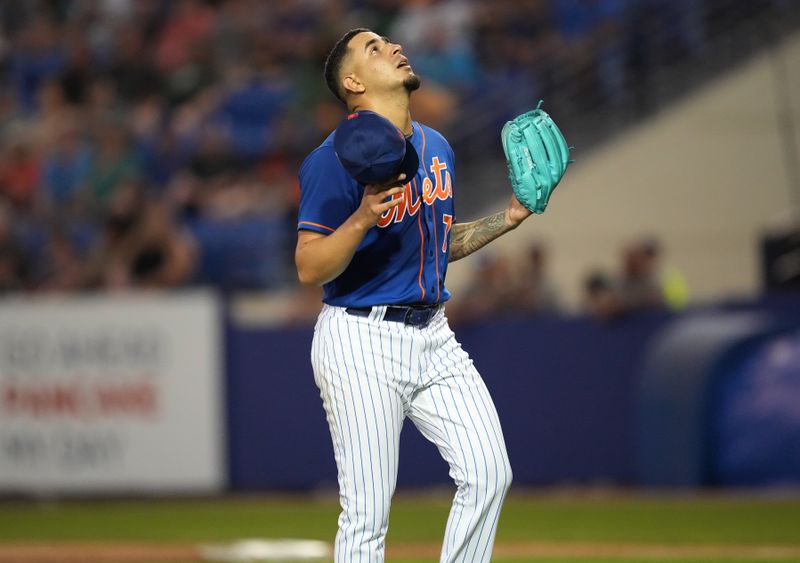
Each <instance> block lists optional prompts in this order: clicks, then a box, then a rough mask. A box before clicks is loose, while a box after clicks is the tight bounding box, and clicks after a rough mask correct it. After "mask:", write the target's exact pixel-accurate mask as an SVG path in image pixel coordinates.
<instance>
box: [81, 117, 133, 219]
mask: <svg viewBox="0 0 800 563" xmlns="http://www.w3.org/2000/svg"><path fill="white" fill-rule="evenodd" d="M95 135H96V140H95V142H96V144H97V152H96V153H95V154H94V156H93V158H92V162H91V165H90V166H89V170H88V172H87V175H86V197H87V199H88V201H89V206H90V208H91V209H92V210H93V211H94V212H95V213H100V212H101V211H102V209H104V208H105V207H106V206H107V205H108V202H109V200H110V199H111V197H112V195H113V194H114V192H115V191H116V189H117V188H118V187H119V185H120V184H122V183H123V182H125V181H129V180H132V179H133V178H136V176H137V173H138V171H139V163H138V160H137V158H136V154H135V152H134V151H133V147H132V146H131V142H130V137H129V134H128V132H127V131H126V130H125V129H124V128H123V127H122V126H121V125H120V124H117V123H112V122H109V121H106V122H103V123H101V124H100V125H99V126H98V128H97V129H96V131H95Z"/></svg>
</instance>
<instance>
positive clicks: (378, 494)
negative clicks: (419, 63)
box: [295, 29, 531, 563]
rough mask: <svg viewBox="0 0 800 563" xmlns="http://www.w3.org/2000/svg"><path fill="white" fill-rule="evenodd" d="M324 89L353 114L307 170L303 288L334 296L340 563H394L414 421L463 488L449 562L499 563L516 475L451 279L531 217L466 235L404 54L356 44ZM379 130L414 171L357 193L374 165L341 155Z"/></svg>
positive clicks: (445, 153) (326, 323)
mask: <svg viewBox="0 0 800 563" xmlns="http://www.w3.org/2000/svg"><path fill="white" fill-rule="evenodd" d="M325 77H326V81H327V84H328V87H329V88H330V89H331V91H332V92H333V93H334V94H335V95H336V97H337V98H339V99H340V100H341V101H342V102H344V103H345V104H346V106H347V108H348V110H349V111H350V112H352V113H351V115H350V116H349V119H348V120H346V121H345V124H347V125H346V127H340V129H342V131H340V132H339V133H337V132H334V133H333V134H331V136H330V137H328V139H326V140H325V141H324V142H323V143H322V144H321V145H320V146H319V147H318V148H316V149H315V150H314V151H313V152H312V153H311V154H310V155H309V156H308V157H307V158H306V159H305V161H304V162H303V164H302V166H301V168H300V172H299V179H300V188H301V200H300V212H299V223H298V241H297V248H296V254H295V260H296V265H297V271H298V275H299V278H300V280H301V282H303V283H305V284H313V285H322V286H323V287H324V298H323V301H324V306H323V308H322V311H321V312H320V315H319V319H318V321H317V324H316V328H315V333H314V339H313V343H312V350H311V361H312V365H313V368H314V377H315V381H316V384H317V386H318V387H319V389H320V395H321V397H322V401H323V406H324V409H325V412H326V415H327V420H328V424H329V426H330V432H331V436H332V439H333V448H334V453H335V458H336V464H337V467H338V479H339V488H340V502H341V506H342V511H341V514H340V516H339V530H338V533H337V535H336V544H335V560H336V561H348V562H351V561H358V562H363V563H368V562H369V563H373V562H376V561H383V558H384V541H385V537H386V531H387V528H388V524H389V519H388V518H389V505H390V501H391V498H392V494H393V493H394V490H395V483H396V478H397V462H398V446H399V439H400V430H401V428H402V426H403V422H404V421H405V420H406V419H410V420H411V421H412V422H413V423H414V425H415V426H416V427H417V428H418V429H419V430H420V432H422V434H423V435H424V436H425V437H426V438H427V439H429V440H430V441H431V442H433V443H434V444H435V445H436V446H437V448H438V449H439V452H440V453H441V455H442V457H443V458H444V459H445V460H446V461H447V463H448V464H449V466H450V475H451V476H452V478H453V479H454V480H455V483H456V485H457V492H456V494H455V498H454V500H453V506H452V509H451V511H450V515H449V518H448V521H447V527H446V530H445V536H444V543H443V547H442V552H441V561H448V562H449V561H489V560H490V558H491V554H492V546H493V544H494V538H495V531H496V529H497V520H498V516H499V514H500V509H501V506H502V504H503V500H504V498H505V495H506V492H507V490H508V487H509V485H510V484H511V468H510V466H509V462H508V456H507V454H506V448H505V444H504V440H503V433H502V430H501V428H500V423H499V420H498V417H497V413H496V411H495V407H494V405H493V403H492V399H491V397H490V396H489V393H488V391H487V389H486V386H485V385H484V382H483V380H482V379H481V377H480V376H479V375H478V372H477V371H476V369H475V367H474V365H473V363H472V360H471V359H470V357H469V355H468V354H467V353H466V352H465V351H464V350H463V349H462V348H461V346H460V344H459V343H458V342H457V341H456V339H455V336H454V334H453V332H452V331H451V330H450V328H449V326H448V322H447V318H446V316H445V311H444V303H445V302H446V301H447V300H448V298H449V297H450V293H449V292H448V290H447V288H446V287H445V276H446V274H447V265H448V263H449V262H452V261H454V260H459V259H461V258H463V257H465V256H467V255H469V254H471V253H473V252H475V251H476V250H478V249H479V248H481V247H482V246H484V245H486V244H487V243H489V242H490V241H492V240H494V239H495V238H497V237H499V236H500V235H502V234H504V233H506V232H508V231H510V230H512V229H514V228H515V227H517V226H518V225H519V224H520V223H521V222H522V221H523V220H525V219H526V218H527V217H528V216H529V215H530V214H531V211H529V210H528V209H527V208H525V207H523V206H522V205H521V204H520V203H519V201H518V199H517V198H516V197H512V198H511V201H510V203H509V205H508V207H507V208H506V209H505V210H503V211H500V212H499V213H495V214H494V215H491V216H488V217H485V218H483V219H479V220H477V221H473V222H470V223H458V222H456V215H455V211H454V206H453V190H454V189H455V186H456V170H455V162H454V156H453V151H452V149H451V147H450V145H449V144H448V142H447V140H446V139H445V138H444V137H443V136H442V135H441V134H440V133H438V132H437V131H434V130H433V129H431V128H430V127H427V126H425V125H423V124H421V123H418V122H416V121H413V120H412V118H411V115H410V113H409V98H410V95H411V93H412V92H413V91H414V90H416V89H417V88H419V86H420V79H419V77H417V75H415V74H414V70H413V69H412V67H411V65H410V63H409V61H408V59H407V58H406V57H405V56H404V55H403V49H402V47H401V46H400V45H397V44H395V43H392V42H391V41H390V40H389V39H387V38H386V37H381V36H380V35H377V34H375V33H373V32H372V31H370V30H367V29H354V30H351V31H349V32H348V33H346V34H345V35H344V36H343V37H342V38H341V39H340V40H339V41H338V42H337V43H336V44H335V45H334V47H333V49H332V50H331V51H330V53H329V55H328V58H327V61H326V65H325ZM374 114H377V116H375V115H374ZM359 120H363V121H359ZM382 120H387V121H388V122H390V123H391V124H393V126H394V127H395V128H396V129H399V131H400V132H402V136H404V137H405V142H406V144H407V147H408V153H409V154H408V156H412V153H413V159H411V162H412V163H413V164H412V167H411V168H408V166H407V165H408V161H409V159H406V160H404V162H403V165H404V166H405V168H402V166H401V169H403V170H405V172H403V173H400V174H397V175H395V176H393V177H392V178H390V179H389V180H388V181H386V180H385V179H384V181H382V182H375V183H369V181H368V180H366V181H363V182H359V181H358V180H357V179H355V178H354V177H353V175H354V174H355V175H356V176H357V175H358V170H359V168H358V165H359V164H368V163H359V162H357V161H358V158H359V157H358V155H356V156H355V157H353V159H351V160H348V159H347V158H344V156H343V154H339V153H340V152H347V151H348V150H350V149H353V147H354V146H356V149H358V146H357V145H358V143H359V142H361V141H362V140H363V138H362V137H363V134H362V133H363V132H360V133H358V134H357V135H356V134H351V133H352V131H353V130H354V129H355V128H356V127H357V126H358V124H359V123H363V124H364V125H363V129H364V130H367V133H368V134H371V133H372V132H374V131H377V129H374V128H380V124H381V121H382ZM352 121H354V122H355V125H352V126H351V125H350V124H348V122H352ZM347 128H350V129H347ZM347 131H350V133H348V132H347ZM337 135H340V139H339V140H340V141H342V142H341V143H339V144H340V145H341V147H340V151H337V143H336V140H337ZM356 152H357V150H356ZM350 156H351V155H348V158H350ZM354 160H355V162H354ZM414 164H415V165H416V167H414V166H413V165H414ZM362 168H364V166H362ZM364 178H369V176H368V175H366V176H364Z"/></svg>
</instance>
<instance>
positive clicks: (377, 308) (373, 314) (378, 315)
mask: <svg viewBox="0 0 800 563" xmlns="http://www.w3.org/2000/svg"><path fill="white" fill-rule="evenodd" d="M385 314H386V305H373V306H372V311H370V312H369V320H371V321H382V320H383V316H384V315H385Z"/></svg>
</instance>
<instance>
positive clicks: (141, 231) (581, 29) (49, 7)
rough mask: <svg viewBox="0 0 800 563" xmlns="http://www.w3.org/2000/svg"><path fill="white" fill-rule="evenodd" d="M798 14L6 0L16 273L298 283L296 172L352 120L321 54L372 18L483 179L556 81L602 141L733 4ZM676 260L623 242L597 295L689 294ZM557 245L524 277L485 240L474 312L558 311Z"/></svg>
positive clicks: (0, 80) (515, 5) (435, 0)
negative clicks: (505, 139)
mask: <svg viewBox="0 0 800 563" xmlns="http://www.w3.org/2000/svg"><path fill="white" fill-rule="evenodd" d="M744 4H747V6H746V7H745V6H744ZM731 6H736V7H737V8H739V9H738V10H735V11H732V10H730V9H729V8H730V7H731ZM787 9H788V8H787V4H786V3H780V2H756V3H746V2H736V1H735V0H727V1H726V2H721V1H720V0H713V1H712V0H704V1H703V2H693V1H688V0H682V1H680V2H667V1H663V0H558V1H556V0H549V1H548V0H496V1H494V2H476V1H469V0H406V1H404V2H401V1H399V0H337V1H331V2H326V1H321V0H279V1H274V2H260V1H258V0H164V1H157V0H136V1H134V0H105V1H103V0H101V1H96V2H89V1H82V0H61V1H58V2H43V1H42V2H27V1H22V0H7V1H5V2H3V3H2V4H0V22H2V27H1V28H0V85H1V86H2V88H0V288H2V290H3V291H9V290H25V291H31V292H36V291H80V290H85V289H93V288H98V287H115V288H116V287H145V288H150V287H163V288H169V287H176V286H186V285H198V284H199V285H212V286H214V287H217V288H219V289H221V290H225V291H229V290H243V289H255V290H281V289H286V288H287V287H295V286H296V281H295V274H294V270H293V267H292V251H293V246H294V238H295V235H294V229H295V219H294V218H295V213H296V205H297V199H298V194H297V182H296V170H297V168H298V165H299V163H300V161H301V160H302V158H303V157H304V156H305V155H306V154H307V153H308V152H309V151H310V150H311V149H312V148H313V147H314V146H316V145H317V144H318V143H320V142H321V141H322V140H323V139H324V138H325V137H326V136H327V135H328V134H329V133H330V131H331V130H332V129H333V128H334V127H335V126H336V124H337V123H338V121H339V119H341V117H342V116H343V108H342V107H341V106H340V105H339V104H338V103H337V102H336V101H334V100H333V99H332V97H331V96H330V95H329V93H328V92H327V91H326V90H325V87H324V84H323V81H322V79H321V69H322V64H323V61H324V58H325V56H326V54H327V50H328V49H329V47H330V45H331V44H332V41H333V40H335V39H336V38H338V37H339V36H340V35H341V34H342V33H343V32H344V31H345V30H347V29H349V28H351V27H354V26H356V25H358V26H370V27H372V28H373V29H375V30H376V31H378V32H380V33H386V34H389V35H390V36H391V38H392V39H393V40H395V41H399V42H400V43H402V44H403V45H404V48H405V51H406V53H407V54H408V56H409V57H410V58H411V60H412V61H413V63H414V67H415V70H416V71H417V72H418V73H419V74H420V75H422V76H423V78H424V80H425V87H424V88H423V89H422V90H420V91H419V92H418V93H417V94H415V96H414V99H413V104H414V106H413V111H414V115H415V118H417V119H419V120H420V121H424V122H427V123H428V124H430V125H432V126H434V127H436V128H439V129H441V130H443V132H444V133H445V134H446V135H447V136H448V139H449V140H450V141H451V143H452V144H453V145H454V147H455V149H456V154H457V155H458V156H459V159H460V160H459V162H460V164H459V165H460V168H461V169H460V171H459V172H460V176H461V177H462V178H466V177H471V176H474V177H476V178H477V177H479V175H480V172H481V170H482V168H483V167H484V164H485V162H486V161H487V160H490V159H496V158H497V156H498V154H499V151H500V148H499V143H497V142H496V141H497V139H496V137H497V135H496V131H497V130H499V127H500V126H501V125H502V123H503V122H504V121H505V120H506V119H508V118H509V117H512V116H513V115H515V114H516V113H519V112H520V111H523V110H526V109H530V108H531V107H532V105H534V103H535V100H536V99H538V98H539V97H542V96H546V97H547V98H548V102H549V104H550V107H551V108H553V111H557V112H558V113H559V123H562V124H563V125H564V127H565V128H567V129H569V128H570V125H571V124H575V123H581V124H582V125H583V126H582V127H581V128H580V129H579V132H578V133H577V134H576V135H575V136H570V138H571V139H575V142H576V143H578V144H580V146H581V149H582V150H586V149H587V148H588V147H591V146H592V145H593V144H594V143H596V142H598V141H599V140H601V136H602V134H601V133H600V132H608V131H609V130H610V128H609V127H608V123H609V121H608V120H612V121H613V122H614V123H617V124H619V120H620V119H625V120H628V121H626V122H625V123H634V122H635V120H636V119H638V118H640V117H642V116H644V115H647V113H648V112H650V111H652V109H653V108H655V107H656V106H657V104H658V103H659V102H660V100H661V98H659V97H658V95H657V94H658V92H656V94H654V93H653V89H652V88H650V86H651V82H650V81H651V79H652V77H653V76H654V74H655V73H656V72H657V71H659V70H663V69H664V68H666V67H667V66H669V65H674V64H676V63H677V62H684V63H685V62H687V61H692V60H694V59H697V58H699V57H700V56H701V55H702V54H703V53H704V50H705V49H706V47H707V45H708V41H709V38H710V37H711V36H712V35H713V34H714V32H715V30H716V29H717V27H718V24H719V21H720V20H721V19H726V20H727V21H728V23H730V21H732V20H733V19H735V18H736V17H740V18H744V17H745V16H746V17H754V16H756V15H759V14H775V13H779V11H780V10H787ZM666 94H667V95H669V94H670V92H666ZM663 97H664V96H662V98H663ZM632 101H636V102H637V103H635V104H633V103H631V102H632ZM603 120H606V121H603ZM576 130H577V128H576ZM605 134H608V133H605ZM576 137H577V138H576ZM483 192H486V193H483ZM491 196H492V192H489V191H484V190H472V191H471V192H470V193H464V194H460V195H459V198H460V199H459V207H460V212H461V213H462V215H465V214H466V215H468V214H473V213H478V212H479V211H480V210H482V209H483V207H484V206H485V205H487V203H488V202H489V198H490V197H491ZM659 260H660V248H659V245H658V244H650V245H649V246H648V245H645V246H641V245H639V246H636V245H634V246H633V247H630V248H626V249H625V250H624V257H623V263H624V266H623V273H622V274H621V276H620V277H619V280H618V281H610V280H609V279H607V278H605V277H603V276H592V277H591V278H590V279H589V280H588V281H587V283H586V291H587V297H588V298H589V301H591V302H596V304H595V305H591V306H590V308H591V309H593V310H594V309H597V310H606V311H613V310H616V307H617V305H613V306H612V305H608V304H606V305H597V303H598V302H603V303H605V302H606V301H607V297H608V295H610V293H613V292H617V293H618V295H619V298H620V299H622V301H623V307H624V309H626V310H630V309H635V308H639V307H663V306H670V307H679V306H682V305H683V304H685V302H686V300H687V298H688V294H687V291H686V287H685V283H684V282H683V280H682V278H681V276H680V275H678V274H677V273H676V272H675V271H674V270H670V269H669V268H663V267H662V266H661V265H659ZM546 262H547V260H546V253H545V250H544V248H543V247H541V246H532V247H530V248H529V250H528V251H527V254H526V255H525V256H522V257H520V261H519V263H517V264H516V266H518V268H517V269H516V270H514V272H511V273H509V272H510V270H511V268H510V265H509V263H508V261H507V259H504V258H501V257H497V256H487V257H484V258H483V259H482V262H481V264H480V266H479V267H478V268H477V271H476V273H475V276H474V280H473V282H472V287H471V288H469V290H468V291H467V292H465V293H466V295H467V296H469V297H465V299H464V300H463V302H462V303H461V304H460V305H459V308H460V309H461V310H460V315H461V316H462V317H464V318H470V317H474V316H480V315H482V314H484V313H487V312H489V311H494V312H497V311H510V310H512V309H513V310H516V311H524V312H526V313H536V314H538V313H543V312H547V313H552V312H556V311H559V310H562V303H561V300H560V297H559V295H558V292H557V291H556V288H555V287H554V284H553V283H552V282H551V281H550V279H549V277H548V276H547V272H546ZM517 270H518V271H517ZM506 276H512V277H513V279H514V282H513V283H510V282H509V281H508V279H507V278H506ZM503 280H505V281H503ZM467 302H469V304H467ZM601 316H608V313H603V314H602V315H601ZM611 316H613V315H611Z"/></svg>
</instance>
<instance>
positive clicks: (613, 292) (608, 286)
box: [583, 270, 625, 321]
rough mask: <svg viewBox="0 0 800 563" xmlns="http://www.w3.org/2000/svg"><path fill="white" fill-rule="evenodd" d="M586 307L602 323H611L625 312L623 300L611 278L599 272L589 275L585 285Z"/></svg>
mask: <svg viewBox="0 0 800 563" xmlns="http://www.w3.org/2000/svg"><path fill="white" fill-rule="evenodd" d="M583 294H584V307H585V309H586V311H587V313H588V314H589V315H590V316H592V317H594V318H595V319H598V320H600V321H611V320H614V319H616V318H618V317H619V316H620V315H622V314H623V312H624V311H625V308H624V305H623V302H622V299H620V296H619V292H618V290H617V288H616V287H614V283H613V282H612V281H611V278H610V277H609V276H608V275H606V274H605V273H603V272H601V271H599V270H597V271H593V272H591V273H590V274H588V275H587V276H586V278H585V280H584V283H583Z"/></svg>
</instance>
